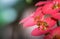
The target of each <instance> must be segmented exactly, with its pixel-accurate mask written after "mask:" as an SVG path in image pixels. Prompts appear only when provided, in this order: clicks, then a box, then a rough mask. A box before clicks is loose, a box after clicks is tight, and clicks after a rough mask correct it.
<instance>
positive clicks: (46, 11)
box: [42, 3, 54, 14]
mask: <svg viewBox="0 0 60 39" xmlns="http://www.w3.org/2000/svg"><path fill="white" fill-rule="evenodd" d="M53 5H54V4H53V3H48V4H46V5H45V6H43V8H42V11H43V13H44V14H50V12H51V11H52V7H53Z"/></svg>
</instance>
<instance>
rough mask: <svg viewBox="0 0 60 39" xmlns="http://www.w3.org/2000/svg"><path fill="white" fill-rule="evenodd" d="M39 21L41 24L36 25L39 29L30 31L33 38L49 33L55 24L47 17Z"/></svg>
mask: <svg viewBox="0 0 60 39" xmlns="http://www.w3.org/2000/svg"><path fill="white" fill-rule="evenodd" d="M41 21H42V22H43V23H41V24H40V25H37V26H39V27H38V28H36V29H34V30H33V31H32V35H33V36H40V35H42V34H45V33H47V32H49V31H50V30H51V29H52V27H54V24H55V23H56V22H54V20H52V19H51V18H49V17H48V18H45V19H44V20H41Z"/></svg>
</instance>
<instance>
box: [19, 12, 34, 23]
mask: <svg viewBox="0 0 60 39" xmlns="http://www.w3.org/2000/svg"><path fill="white" fill-rule="evenodd" d="M33 15H34V13H33V14H31V15H30V16H28V17H26V18H24V19H22V20H21V21H20V23H25V22H26V21H27V20H29V19H31V18H32V17H33ZM20 23H19V24H20Z"/></svg>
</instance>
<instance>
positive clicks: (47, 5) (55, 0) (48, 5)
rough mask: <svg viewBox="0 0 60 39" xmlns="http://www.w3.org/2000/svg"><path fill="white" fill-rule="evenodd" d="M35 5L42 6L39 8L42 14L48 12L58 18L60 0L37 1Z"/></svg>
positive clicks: (59, 15) (59, 16) (59, 17)
mask: <svg viewBox="0 0 60 39" xmlns="http://www.w3.org/2000/svg"><path fill="white" fill-rule="evenodd" d="M43 4H44V5H43ZM39 5H43V6H39ZM36 6H39V7H42V9H41V10H42V12H43V13H44V14H49V15H50V16H51V17H53V18H55V19H58V20H60V12H59V10H60V0H52V1H50V2H49V1H44V2H38V3H37V4H36Z"/></svg>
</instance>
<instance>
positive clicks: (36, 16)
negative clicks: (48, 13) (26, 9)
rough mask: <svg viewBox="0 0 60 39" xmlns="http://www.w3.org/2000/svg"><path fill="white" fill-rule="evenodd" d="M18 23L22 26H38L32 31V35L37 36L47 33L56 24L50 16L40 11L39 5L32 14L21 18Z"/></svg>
mask: <svg viewBox="0 0 60 39" xmlns="http://www.w3.org/2000/svg"><path fill="white" fill-rule="evenodd" d="M20 23H22V24H23V26H24V27H30V26H33V25H37V26H38V27H37V28H36V29H34V30H33V31H32V35H34V36H39V35H42V34H45V33H47V32H48V31H49V30H50V29H51V28H52V27H53V26H54V25H55V24H56V21H54V20H53V19H51V18H50V17H45V15H43V13H42V11H41V7H38V8H37V9H36V11H35V12H34V13H33V14H32V15H30V16H28V17H27V18H25V19H22V20H21V21H20Z"/></svg>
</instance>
